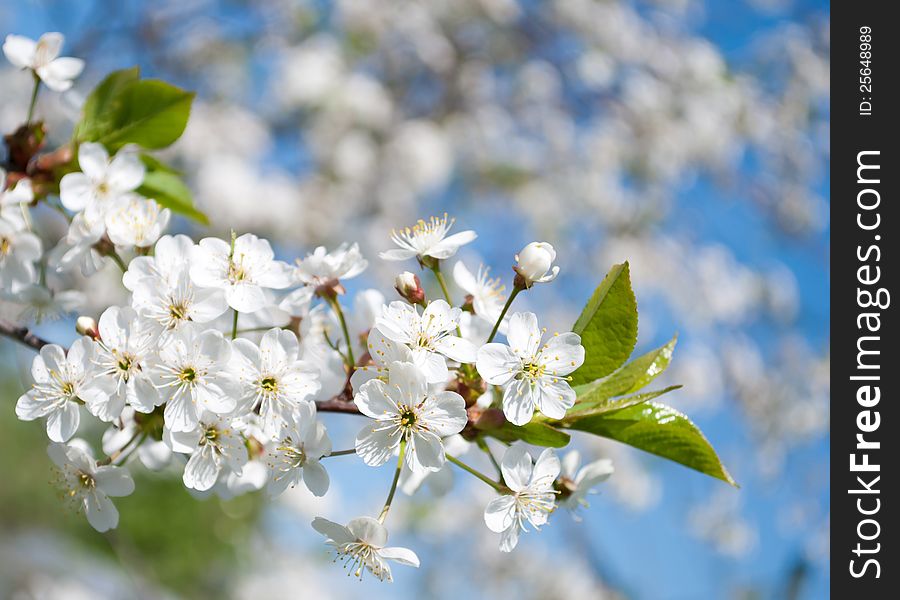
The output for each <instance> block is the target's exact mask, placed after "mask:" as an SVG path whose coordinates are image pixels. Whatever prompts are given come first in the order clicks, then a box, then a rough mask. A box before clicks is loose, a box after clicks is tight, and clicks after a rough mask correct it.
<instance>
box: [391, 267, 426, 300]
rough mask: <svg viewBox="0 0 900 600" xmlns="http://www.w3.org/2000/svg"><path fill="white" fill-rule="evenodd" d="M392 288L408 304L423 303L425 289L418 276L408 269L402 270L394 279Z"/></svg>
mask: <svg viewBox="0 0 900 600" xmlns="http://www.w3.org/2000/svg"><path fill="white" fill-rule="evenodd" d="M394 289H395V290H397V293H398V294H400V295H401V296H402V297H403V298H405V299H406V301H407V302H409V303H410V304H421V305H422V306H424V305H425V290H423V289H422V282H421V281H419V276H418V275H416V274H415V273H410V272H409V271H403V272H402V273H400V274H399V275H397V278H396V279H394Z"/></svg>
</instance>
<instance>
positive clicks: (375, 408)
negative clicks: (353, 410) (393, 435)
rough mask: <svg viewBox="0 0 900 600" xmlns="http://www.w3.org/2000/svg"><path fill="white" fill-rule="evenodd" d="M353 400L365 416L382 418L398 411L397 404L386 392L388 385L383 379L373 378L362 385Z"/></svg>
mask: <svg viewBox="0 0 900 600" xmlns="http://www.w3.org/2000/svg"><path fill="white" fill-rule="evenodd" d="M353 402H354V403H355V404H356V406H357V407H358V408H359V410H360V412H362V413H363V414H364V415H366V416H367V417H371V418H373V419H380V418H383V417H384V416H385V415H389V414H394V413H396V412H398V410H399V409H398V408H397V404H396V403H395V402H394V401H393V400H392V399H391V396H390V394H389V393H388V386H387V384H386V383H384V382H383V381H380V380H378V379H373V380H371V381H369V382H367V383H366V384H365V385H363V386H362V387H361V388H360V390H359V392H358V393H357V394H356V396H355V397H354V398H353Z"/></svg>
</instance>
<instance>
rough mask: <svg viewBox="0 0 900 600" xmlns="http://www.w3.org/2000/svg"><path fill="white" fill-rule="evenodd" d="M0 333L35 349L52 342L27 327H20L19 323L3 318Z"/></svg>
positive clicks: (0, 320)
mask: <svg viewBox="0 0 900 600" xmlns="http://www.w3.org/2000/svg"><path fill="white" fill-rule="evenodd" d="M0 335H3V336H6V337H8V338H10V339H13V340H16V341H17V342H19V343H21V344H25V345H26V346H28V347H30V348H34V349H35V350H40V349H41V348H43V347H44V346H46V345H47V344H49V343H50V342H48V341H47V340H45V339H43V338H41V337H38V336H37V335H35V334H34V333H32V332H31V330H30V329H28V328H27V327H19V326H18V325H15V324H13V323H10V322H9V321H4V320H3V319H0Z"/></svg>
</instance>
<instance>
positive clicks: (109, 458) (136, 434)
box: [97, 429, 146, 467]
mask: <svg viewBox="0 0 900 600" xmlns="http://www.w3.org/2000/svg"><path fill="white" fill-rule="evenodd" d="M142 435H144V436H146V434H145V433H144V432H143V431H141V430H140V429H138V430H136V431H135V432H134V435H133V436H131V439H129V440H128V441H127V442H125V445H123V446H122V447H121V448H119V449H118V450H116V451H115V452H113V453H112V454H110V455H109V456H107V457H106V458H104V459H103V460H98V461H97V466H100V467H102V466H104V465H109V464H112V463H113V462H114V461H115V460H116V459H118V458H119V457H120V456H122V454H123V453H124V452H125V450H127V449H128V447H129V446H131V444H133V443H134V441H135V440H136V439H138V437H140V436H142ZM143 441H144V440H143V438H141V442H143ZM141 442H138V444H137V446H140V445H141ZM137 446H135V448H137Z"/></svg>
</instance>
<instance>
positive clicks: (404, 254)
mask: <svg viewBox="0 0 900 600" xmlns="http://www.w3.org/2000/svg"><path fill="white" fill-rule="evenodd" d="M415 255H416V252H415V250H406V249H403V248H394V249H392V250H385V251H384V252H379V253H378V257H379V258H381V259H382V260H408V259H410V258H412V257H413V256H415Z"/></svg>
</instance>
